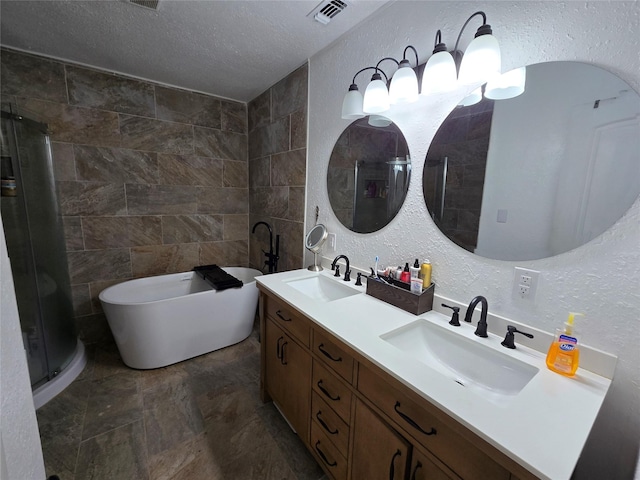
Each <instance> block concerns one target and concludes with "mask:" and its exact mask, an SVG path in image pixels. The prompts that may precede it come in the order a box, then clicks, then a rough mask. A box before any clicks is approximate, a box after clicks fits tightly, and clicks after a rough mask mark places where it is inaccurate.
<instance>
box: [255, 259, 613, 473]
mask: <svg viewBox="0 0 640 480" xmlns="http://www.w3.org/2000/svg"><path fill="white" fill-rule="evenodd" d="M257 283H258V288H259V289H260V304H259V310H260V333H261V339H262V342H261V377H260V378H261V384H260V392H261V396H262V400H263V401H269V400H273V401H274V403H275V404H276V406H277V407H278V408H279V410H280V411H281V413H282V414H283V416H284V417H285V418H286V419H287V421H288V422H289V423H290V425H291V427H292V428H293V429H294V430H295V431H296V432H297V434H298V436H299V437H300V439H301V441H302V442H304V444H305V446H306V447H307V448H308V449H309V450H310V451H311V452H312V454H313V455H314V456H315V458H316V459H317V461H318V463H319V464H320V465H321V466H322V467H323V469H324V470H325V471H326V472H327V474H329V475H330V477H331V478H334V479H336V480H344V479H352V480H362V479H376V478H384V479H387V478H389V479H407V478H409V479H411V480H414V479H415V480H419V479H436V480H439V479H472V480H479V479H496V480H499V479H502V480H515V479H520V480H525V479H536V478H544V479H553V480H561V479H569V478H570V476H571V473H572V471H573V469H574V467H575V464H576V462H577V460H578V457H579V455H580V452H581V450H582V447H583V445H584V442H585V441H586V439H587V436H588V435H589V431H590V429H591V426H592V424H593V422H594V420H595V417H596V415H597V413H598V410H599V409H600V406H601V404H602V401H603V399H604V396H605V394H606V392H607V390H608V388H609V385H610V383H611V378H607V377H606V376H604V375H603V373H605V374H607V373H606V372H603V371H600V372H599V373H600V374H596V373H593V372H590V371H588V370H585V369H580V370H579V371H578V375H577V376H576V377H574V378H571V379H569V378H565V377H562V376H560V375H557V374H554V373H552V372H550V371H548V370H547V369H546V367H545V364H544V354H542V353H541V352H538V351H535V350H534V349H532V348H528V347H524V346H521V345H518V348H516V349H515V350H507V349H505V348H503V347H501V346H500V341H501V340H502V338H500V337H499V336H496V335H493V334H491V333H490V335H489V338H488V339H482V338H478V337H474V336H473V333H472V332H473V330H474V327H471V326H470V325H469V324H466V325H462V326H461V327H451V326H449V325H448V320H449V317H448V316H447V315H445V314H443V313H438V312H433V311H431V312H427V313H425V314H423V315H420V316H414V315H411V314H409V313H407V312H404V311H402V310H400V309H398V308H396V307H393V306H391V305H388V304H386V303H384V302H382V301H380V300H378V299H375V298H372V297H370V296H368V295H366V294H365V293H364V289H365V287H356V286H354V285H353V283H348V282H342V281H341V280H340V279H335V278H333V277H331V273H330V272H327V271H323V272H320V273H315V272H309V271H307V270H297V271H291V272H284V273H280V274H276V275H268V276H263V277H260V278H258V280H257ZM346 283H347V284H346ZM490 322H491V320H490ZM421 339H424V340H425V341H426V342H429V341H430V340H429V339H432V340H431V341H433V339H436V341H435V342H434V344H433V345H432V346H431V347H429V346H428V345H427V346H426V347H422V346H421V347H420V348H423V349H424V348H426V350H425V352H427V350H429V349H431V350H434V349H435V350H437V349H438V348H444V349H445V350H443V351H442V352H440V353H441V354H442V356H441V357H439V358H445V357H447V355H448V353H447V351H446V350H447V349H448V350H451V351H452V355H451V356H450V361H451V362H456V361H458V360H456V359H459V358H461V359H462V360H460V361H462V362H465V364H467V365H469V364H472V365H471V366H472V367H474V366H475V367H476V368H477V369H478V371H477V378H476V376H475V375H476V374H474V373H473V372H468V373H467V374H465V373H464V368H465V367H464V365H463V364H461V365H460V369H459V371H461V372H462V373H461V374H459V375H458V374H454V373H453V372H454V370H451V368H449V367H450V365H449V367H446V366H445V367H443V366H442V365H440V364H438V365H437V364H436V363H438V362H435V361H434V360H433V359H431V360H428V359H426V357H427V356H428V355H429V353H428V352H427V353H425V354H424V355H423V354H422V353H420V352H419V349H415V348H414V346H415V345H420V342H421V341H422V340H421ZM474 342H475V343H474ZM478 342H484V343H478ZM478 345H480V346H478ZM443 346H444V347H443ZM456 349H460V350H459V352H458V351H456ZM475 350H477V351H478V352H479V353H477V354H476V355H477V356H476V357H473V355H474V351H475ZM501 350H504V352H503V351H501ZM432 353H433V352H432ZM450 353H451V352H450ZM425 355H426V356H425ZM469 355H470V356H469ZM604 355H605V358H604V362H603V363H604V364H607V362H609V367H608V368H609V370H610V372H609V373H608V376H609V377H611V376H612V370H613V365H615V357H611V356H606V354H604ZM436 356H437V355H436ZM485 357H487V358H493V357H495V358H494V359H493V360H490V362H494V364H495V365H497V367H495V366H494V364H492V363H486V365H485V363H484V362H485ZM446 361H447V360H446V359H445V363H446ZM611 361H613V363H611ZM496 362H497V363H496ZM502 362H506V363H504V364H503V363H502ZM512 366H513V367H514V368H512ZM493 368H497V370H496V371H497V372H501V371H507V370H508V371H509V372H511V371H512V370H513V371H514V372H515V373H513V375H514V376H513V378H510V377H509V375H510V373H507V374H506V376H505V375H501V374H499V375H493V376H492V375H491V372H490V370H491V369H493ZM604 370H606V368H604ZM487 371H489V374H487ZM474 380H477V381H474ZM496 392H497V393H496Z"/></svg>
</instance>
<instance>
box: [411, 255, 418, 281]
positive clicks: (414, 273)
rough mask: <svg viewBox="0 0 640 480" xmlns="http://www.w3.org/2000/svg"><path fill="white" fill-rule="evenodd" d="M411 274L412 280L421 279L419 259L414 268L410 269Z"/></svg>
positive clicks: (414, 263)
mask: <svg viewBox="0 0 640 480" xmlns="http://www.w3.org/2000/svg"><path fill="white" fill-rule="evenodd" d="M409 273H411V278H419V277H420V264H419V263H418V259H417V258H416V261H415V262H413V267H409Z"/></svg>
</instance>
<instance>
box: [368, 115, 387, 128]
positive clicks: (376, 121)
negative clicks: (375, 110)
mask: <svg viewBox="0 0 640 480" xmlns="http://www.w3.org/2000/svg"><path fill="white" fill-rule="evenodd" d="M367 123H368V124H369V125H371V126H372V127H388V126H389V125H391V124H392V123H393V122H392V121H391V119H389V118H387V117H385V116H383V115H370V116H369V120H368V121H367Z"/></svg>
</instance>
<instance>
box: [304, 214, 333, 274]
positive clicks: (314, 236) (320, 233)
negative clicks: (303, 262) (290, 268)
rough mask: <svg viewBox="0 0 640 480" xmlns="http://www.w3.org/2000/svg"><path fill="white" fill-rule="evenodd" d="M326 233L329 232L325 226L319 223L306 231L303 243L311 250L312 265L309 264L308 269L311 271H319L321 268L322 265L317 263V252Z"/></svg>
mask: <svg viewBox="0 0 640 480" xmlns="http://www.w3.org/2000/svg"><path fill="white" fill-rule="evenodd" d="M328 235H329V232H327V228H326V227H325V226H324V225H322V224H321V223H319V224H318V225H316V226H315V227H313V228H312V229H311V230H310V231H309V233H307V237H306V238H305V241H304V245H305V247H307V248H308V249H309V250H310V251H311V252H313V265H310V266H309V268H308V270H311V271H312V272H320V271H321V270H322V267H321V266H320V265H319V264H318V252H319V251H320V249H321V248H322V245H324V242H325V240H326V239H327V236H328Z"/></svg>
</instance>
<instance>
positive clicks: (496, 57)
mask: <svg viewBox="0 0 640 480" xmlns="http://www.w3.org/2000/svg"><path fill="white" fill-rule="evenodd" d="M476 16H481V17H482V25H481V26H480V27H479V28H478V30H477V31H476V34H475V38H474V39H473V40H472V41H471V43H470V44H469V46H468V47H467V50H466V52H465V53H464V55H463V54H462V52H460V51H459V50H458V44H459V43H460V38H461V37H462V33H463V32H464V29H465V28H466V27H467V25H468V24H469V22H470V21H471V20H472V19H473V18H475V17H476ZM409 49H411V50H413V52H414V54H415V57H416V67H415V68H412V67H411V65H410V63H409V60H407V58H406V57H407V51H408V50H409ZM385 60H391V61H393V62H395V64H396V65H397V67H398V68H397V70H396V71H395V73H394V75H393V76H392V77H391V84H390V86H389V89H387V85H388V84H389V79H388V77H387V75H386V74H385V73H384V72H383V71H382V70H381V69H380V63H382V62H383V61H385ZM418 62H419V60H418V52H417V51H416V49H415V48H414V47H412V46H411V45H409V46H407V47H405V49H404V53H403V58H402V60H401V61H400V62H399V61H397V60H396V59H394V58H391V57H385V58H383V59H382V60H380V61H379V62H378V63H377V65H376V66H375V67H365V68H363V69H362V70H360V71H359V72H358V73H356V74H355V75H354V77H353V82H352V83H351V86H350V87H349V91H348V92H347V94H346V95H345V97H344V100H343V103H342V118H344V119H346V120H352V119H357V118H362V117H364V115H366V114H380V113H383V112H386V111H387V110H389V108H390V107H391V105H396V104H404V103H411V102H415V101H416V100H417V99H418V94H419V93H422V94H424V95H427V94H431V93H441V92H445V91H448V90H452V89H454V88H455V86H456V84H462V85H472V84H476V83H486V82H488V81H492V80H494V79H496V78H497V77H499V76H500V68H501V55H500V46H499V45H498V41H497V40H496V38H495V37H494V36H493V32H492V30H491V25H489V24H487V16H486V15H485V13H484V12H482V11H478V12H475V13H474V14H473V15H471V16H470V17H469V18H468V19H467V21H466V22H465V23H464V25H462V28H461V29H460V33H459V34H458V38H457V40H456V44H455V47H454V48H453V51H452V52H448V51H447V47H446V45H445V44H444V43H443V42H442V32H441V31H440V30H438V32H437V33H436V38H435V42H434V49H433V55H432V56H431V57H430V58H429V60H428V61H427V63H426V65H425V68H424V71H423V74H422V80H421V82H420V83H421V92H418V78H417V75H416V72H415V70H417V69H418ZM368 69H374V70H375V73H374V74H373V76H372V77H371V82H370V83H369V85H367V89H366V91H365V94H364V97H363V98H362V95H361V94H360V92H359V91H358V86H357V84H356V83H355V82H356V77H357V76H358V74H359V73H361V72H363V71H365V70H368ZM381 73H382V75H384V77H385V80H386V82H384V81H383V80H382V76H381V75H380V74H381ZM505 81H506V80H505ZM494 90H495V92H496V93H495V95H505V96H502V97H500V98H512V96H508V95H510V94H512V93H510V92H514V91H516V90H513V89H511V88H508V87H506V86H505V85H504V84H500V86H498V87H495V88H493V87H492V89H491V91H492V92H493V91H494ZM498 90H500V93H498ZM520 93H522V92H520ZM515 95H518V94H515ZM515 95H513V96H515ZM361 98H362V99H361ZM480 98H482V97H480ZM488 98H491V97H488ZM496 98H497V97H496ZM361 106H362V108H360V107H361Z"/></svg>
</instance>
